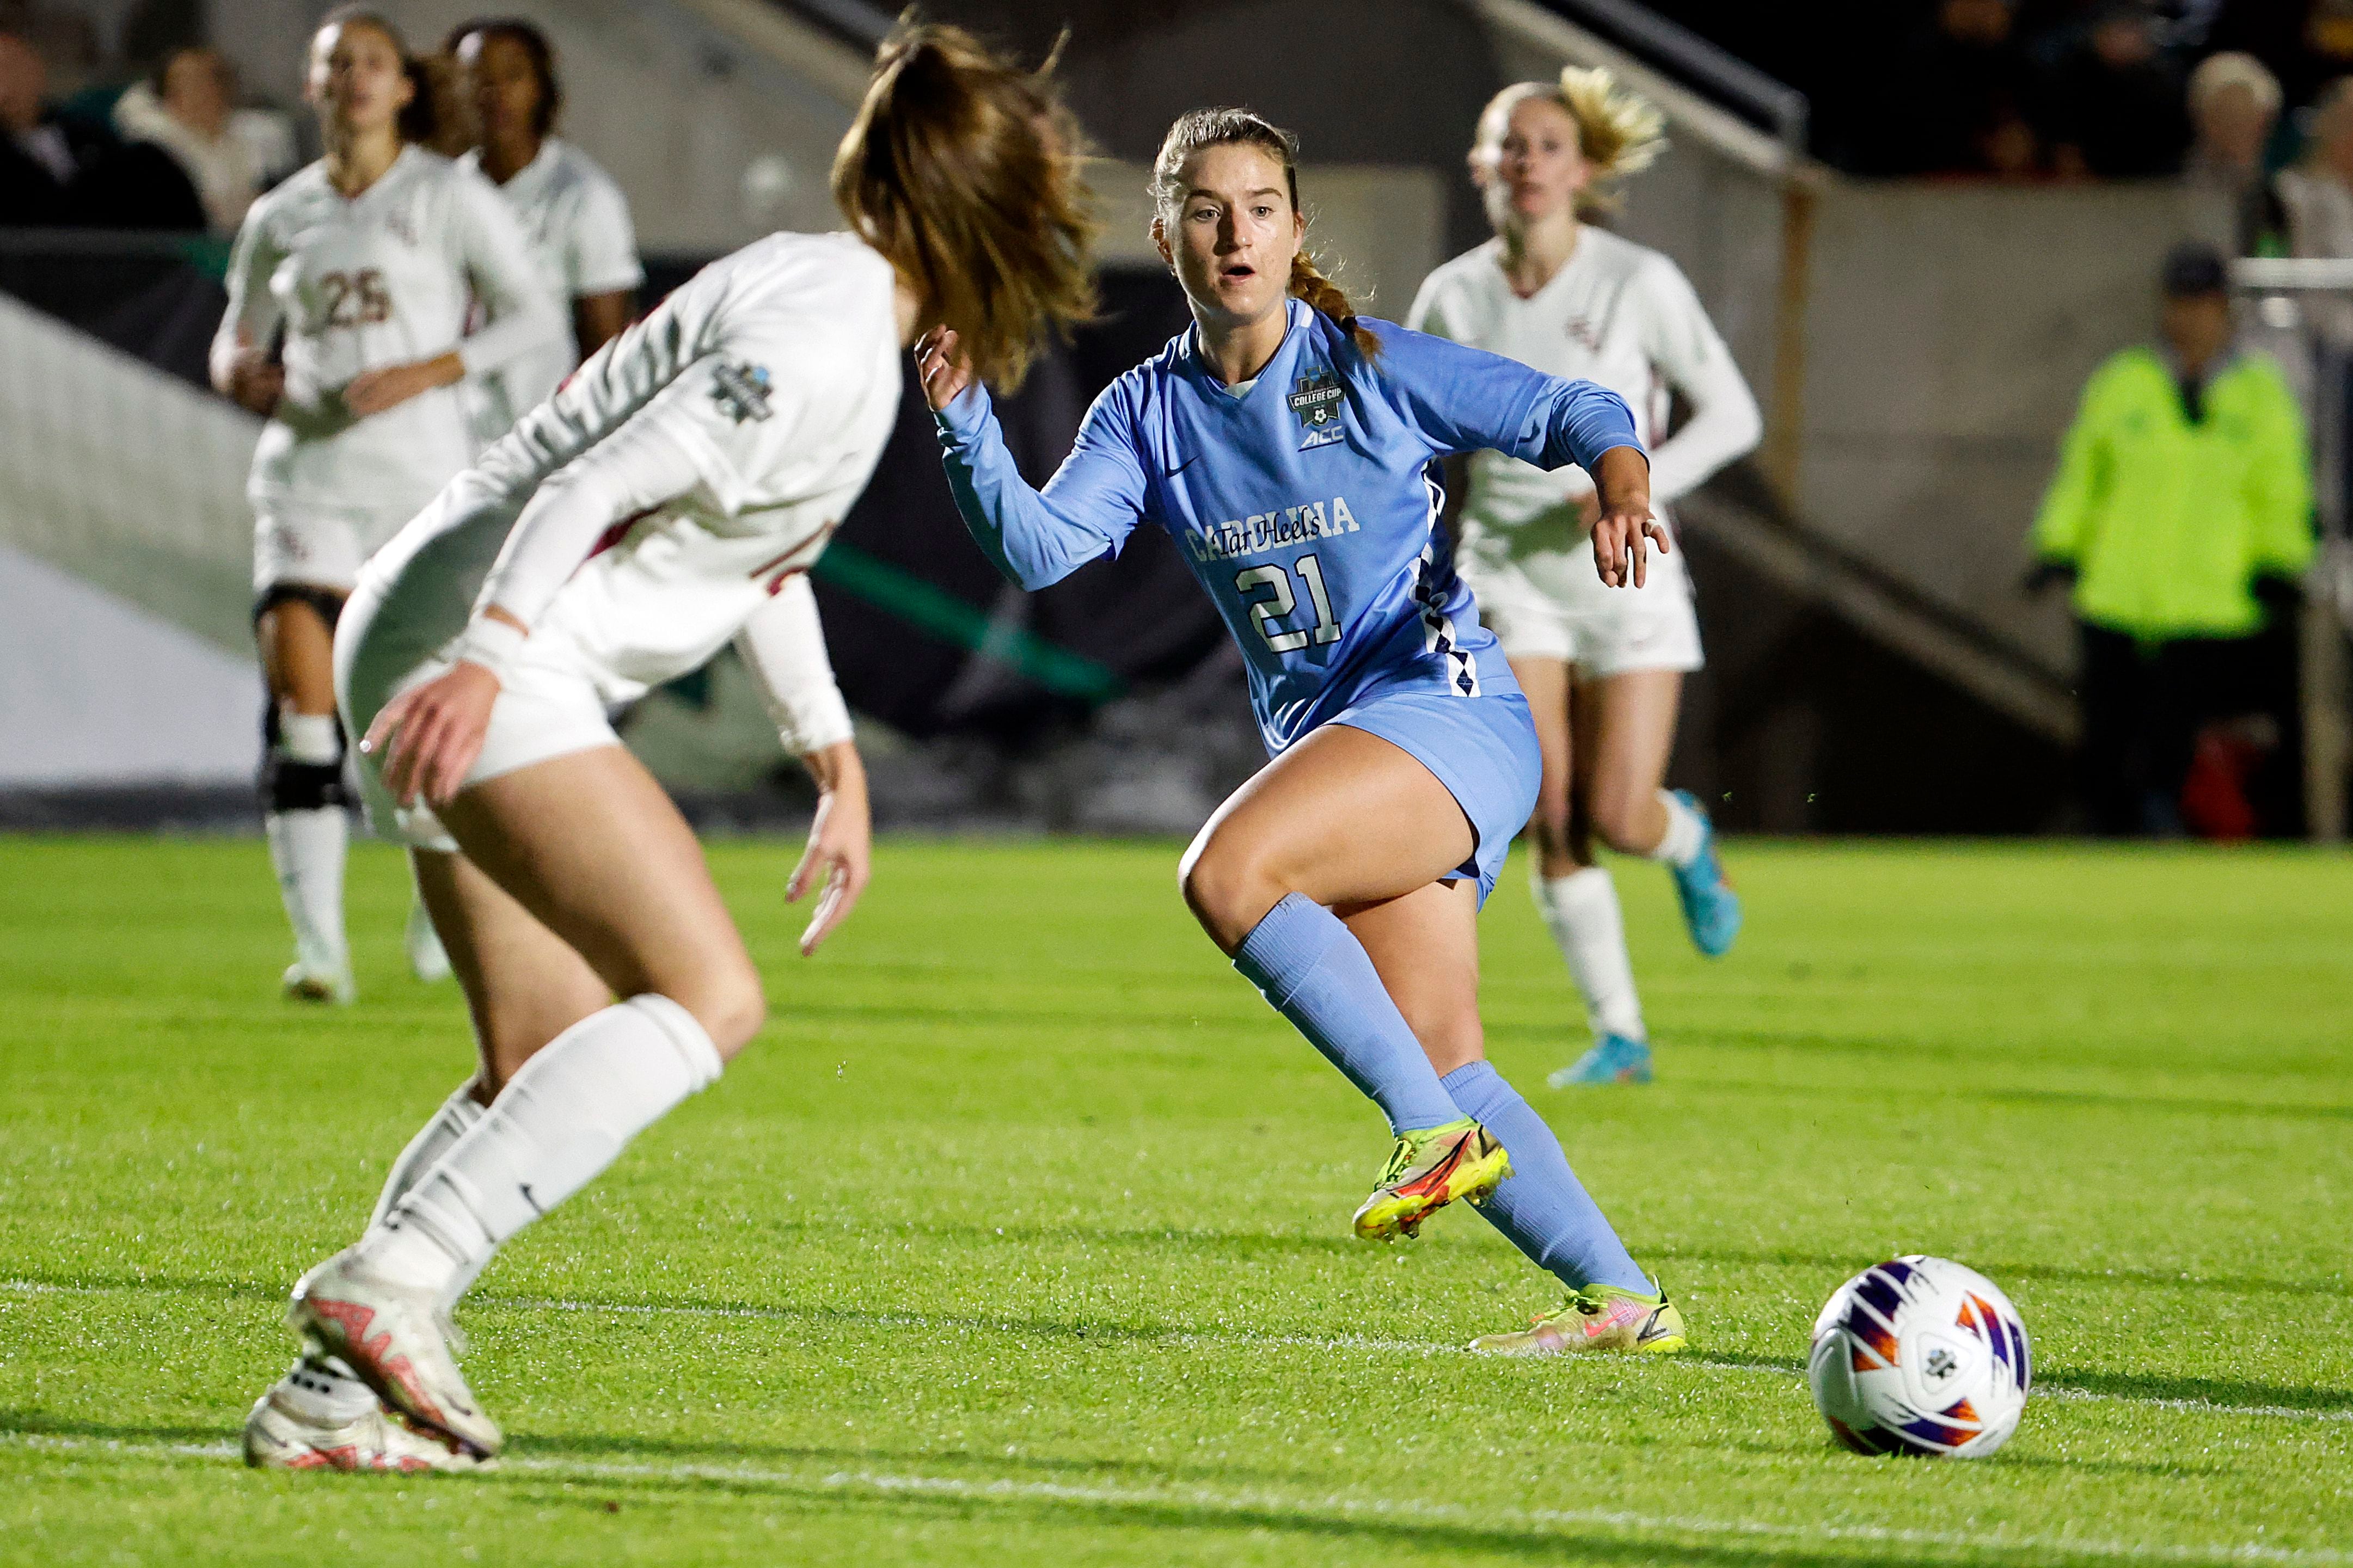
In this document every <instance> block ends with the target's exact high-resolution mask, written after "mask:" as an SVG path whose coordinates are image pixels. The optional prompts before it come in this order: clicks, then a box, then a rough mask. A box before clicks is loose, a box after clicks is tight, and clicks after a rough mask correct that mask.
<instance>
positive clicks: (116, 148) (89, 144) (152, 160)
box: [0, 33, 205, 229]
mask: <svg viewBox="0 0 2353 1568" xmlns="http://www.w3.org/2000/svg"><path fill="white" fill-rule="evenodd" d="M47 91H48V67H47V64H46V62H44V61H43V59H42V58H41V55H40V53H39V51H38V50H37V49H35V48H34V47H32V45H31V44H29V43H27V42H26V40H25V39H24V38H22V37H18V36H16V34H13V33H0V225H6V226H13V227H19V228H38V227H76V228H173V229H200V228H202V227H204V226H205V212H204V206H203V204H202V203H200V202H199V201H198V200H197V199H196V193H195V186H194V184H191V183H190V182H189V180H188V178H187V176H186V175H185V174H182V173H181V172H180V169H179V165H178V164H176V163H173V162H172V160H171V158H170V157H169V156H168V155H167V154H165V153H164V152H162V151H161V150H160V149H157V148H153V147H146V146H138V147H124V146H122V145H121V144H120V143H118V142H114V141H113V140H112V139H111V137H109V136H107V135H106V134H105V133H104V132H102V131H99V130H94V129H92V128H90V127H88V126H86V125H84V124H82V123H81V122H79V121H70V120H68V119H66V118H65V117H64V116H62V115H59V114H58V113H57V112H56V111H55V110H52V109H51V108H49V106H48V105H47V101H46V99H47Z"/></svg>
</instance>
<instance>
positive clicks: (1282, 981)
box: [1234, 893, 1462, 1132]
mask: <svg viewBox="0 0 2353 1568" xmlns="http://www.w3.org/2000/svg"><path fill="white" fill-rule="evenodd" d="M1234 967H1235V968H1236V969H1239V970H1240V971H1241V972H1242V976H1243V978H1245V979H1247V980H1248V981H1249V982H1250V984H1253V985H1255V986H1257V987H1258V988H1259V994H1261V995H1262V996H1264V997H1265V998H1266V999H1267V1000H1268V1001H1269V1002H1271V1003H1272V1004H1273V1005H1274V1008H1275V1011H1277V1012H1279V1013H1281V1014H1282V1016H1284V1017H1286V1018H1288V1019H1290V1020H1291V1021H1292V1023H1293V1024H1294V1025H1296V1026H1298V1028H1299V1032H1300V1033H1301V1034H1303V1035H1304V1036H1306V1037H1307V1038H1308V1039H1309V1040H1310V1041H1311V1042H1312V1043H1313V1044H1314V1047H1315V1048H1316V1049H1317V1050H1319V1051H1322V1052H1323V1053H1324V1058H1325V1059H1326V1060H1328V1061H1329V1062H1330V1063H1331V1064H1332V1065H1333V1066H1334V1067H1335V1068H1339V1069H1340V1070H1341V1071H1342V1072H1343V1073H1345V1074H1346V1075H1347V1078H1348V1081H1349V1082H1350V1083H1353V1084H1355V1085H1356V1087H1357V1088H1358V1089H1362V1090H1364V1091H1365V1093H1366V1096H1367V1097H1369V1098H1370V1099H1371V1100H1372V1101H1373V1102H1374V1103H1375V1104H1376V1105H1378V1106H1379V1107H1380V1108H1381V1110H1382V1112H1383V1113H1384V1114H1385V1115H1387V1116H1388V1119H1389V1131H1392V1132H1407V1131H1419V1129H1421V1128H1425V1127H1443V1126H1444V1125H1445V1124H1446V1123H1448V1122H1450V1121H1459V1120H1460V1119H1461V1115H1462V1112H1461V1111H1459V1110H1455V1109H1454V1101H1453V1100H1452V1099H1451V1098H1450V1097H1449V1096H1448V1095H1447V1092H1446V1089H1445V1087H1444V1086H1443V1085H1441V1084H1440V1082H1439V1081H1438V1071H1437V1069H1436V1068H1432V1067H1431V1066H1430V1058H1428V1057H1426V1056H1424V1055H1423V1054H1422V1050H1421V1042H1420V1041H1419V1040H1417V1039H1415V1038H1414V1037H1413V1030H1412V1029H1410V1028H1409V1027H1408V1026H1406V1021H1405V1015H1404V1014H1402V1013H1399V1012H1398V1009H1397V1004H1396V1003H1395V1002H1392V1001H1391V1000H1389V994H1388V988H1387V987H1386V986H1384V985H1382V984H1381V977H1380V974H1379V973H1377V971H1376V970H1375V969H1374V968H1373V961H1372V959H1371V958H1369V957H1367V956H1366V952H1365V948H1364V944H1363V943H1362V942H1358V941H1357V940H1356V937H1355V936H1354V935H1353V934H1352V933H1351V932H1350V931H1349V930H1348V928H1347V927H1346V926H1345V925H1343V924H1342V923H1341V921H1340V917H1339V916H1337V915H1335V914H1334V913H1333V912H1332V911H1331V910H1327V909H1325V908H1324V906H1323V905H1321V904H1319V903H1317V902H1316V901H1315V900H1313V899H1310V898H1306V897H1304V896H1303V895H1301V894H1298V893H1293V894H1290V895H1289V896H1287V897H1286V898H1284V899H1283V900H1282V902H1281V903H1279V904H1277V905H1275V906H1274V908H1272V909H1271V910H1268V911H1267V912H1266V918H1265V919H1264V920H1261V921H1259V922H1258V924H1257V926H1256V927H1254V928H1253V929H1252V930H1251V931H1250V935H1248V936H1246V937H1244V938H1243V939H1242V944H1241V946H1240V948H1238V949H1237V950H1235V952H1234Z"/></svg>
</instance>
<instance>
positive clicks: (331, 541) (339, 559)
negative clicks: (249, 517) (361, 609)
mask: <svg viewBox="0 0 2353 1568" xmlns="http://www.w3.org/2000/svg"><path fill="white" fill-rule="evenodd" d="M399 531H400V523H399V521H393V522H376V521H368V520H365V519H363V518H360V517H357V516H353V515H350V514H346V513H339V512H324V511H299V512H298V511H263V512H261V513H259V515H257V516H256V517H255V518H254V520H253V591H254V592H255V593H256V594H266V593H268V592H269V590H270V589H272V588H274V587H277V586H278V585H279V584H290V583H301V584H308V585H310V586H311V587H317V588H336V589H340V590H342V591H343V592H344V593H347V594H348V593H350V592H351V589H352V584H354V583H356V582H358V581H359V574H360V565H361V563H363V562H364V561H366V560H367V558H368V557H369V556H371V555H373V554H375V552H377V551H378V550H380V549H382V548H383V547H384V544H385V541H386V540H388V539H390V538H391V537H392V536H393V535H394V534H396V533H397V532H399Z"/></svg>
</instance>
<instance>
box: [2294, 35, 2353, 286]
mask: <svg viewBox="0 0 2353 1568" xmlns="http://www.w3.org/2000/svg"><path fill="white" fill-rule="evenodd" d="M2279 195H2280V202H2281V205H2284V206H2285V207H2286V209H2287V223H2288V248H2289V252H2290V254H2292V255H2295V256H2353V77H2339V78H2338V79H2337V80H2335V81H2333V82H2331V83H2329V84H2328V86H2327V89H2325V90H2323V91H2322V93H2321V95H2320V100H2319V101H2318V102H2317V103H2316V104H2315V105H2314V106H2313V110H2312V131H2311V135H2310V137H2309V139H2308V140H2307V141H2306V143H2305V150H2304V157H2303V159H2302V160H2301V161H2300V162H2299V163H2297V165H2296V166H2295V168H2293V169H2287V170H2283V171H2282V172H2281V174H2280V176H2279Z"/></svg>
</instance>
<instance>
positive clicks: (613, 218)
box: [458, 136, 646, 446]
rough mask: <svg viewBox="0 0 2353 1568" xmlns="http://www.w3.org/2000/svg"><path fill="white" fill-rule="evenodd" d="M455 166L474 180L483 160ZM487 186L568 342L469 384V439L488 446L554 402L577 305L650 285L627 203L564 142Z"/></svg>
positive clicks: (573, 356)
mask: <svg viewBox="0 0 2353 1568" xmlns="http://www.w3.org/2000/svg"><path fill="white" fill-rule="evenodd" d="M458 166H459V168H461V169H468V170H471V171H473V172H474V173H477V174H480V171H481V166H482V165H481V154H480V153H467V154H466V155H465V156H464V157H462V158H459V160H458ZM493 188H494V189H495V190H496V191H497V192H498V193H499V199H500V200H501V201H503V202H505V203H506V205H507V210H508V211H510V212H512V213H513V214H514V216H515V221H516V222H517V223H518V224H520V225H521V226H522V234H523V239H524V241H525V243H527V244H528V245H529V246H530V247H531V259H532V265H533V268H536V269H537V271H538V275H539V281H540V286H541V287H542V288H543V289H545V290H546V291H547V293H548V295H549V296H550V297H551V298H552V299H554V301H555V303H556V307H557V309H558V310H560V311H562V313H563V315H564V335H563V337H562V339H561V340H560V341H558V342H553V343H549V344H545V345H543V347H541V348H538V349H535V350H533V352H531V353H527V354H523V355H521V356H519V357H517V358H516V359H514V360H512V361H511V362H509V363H506V364H503V365H501V366H500V367H499V368H497V369H496V370H493V371H491V372H488V373H487V374H482V375H480V376H475V377H472V378H470V379H469V380H468V381H467V383H466V397H467V403H468V406H469V408H470V411H471V413H472V416H473V420H474V434H475V435H476V437H479V438H480V440H481V442H482V444H483V445H485V446H488V445H489V444H490V443H491V442H492V441H495V440H497V439H498V438H499V437H501V436H503V435H505V434H506V433H507V431H508V430H509V429H510V428H512V426H513V425H514V422H515V420H516V419H517V418H519V417H521V416H522V415H524V414H526V413H529V412H530V411H531V410H532V409H533V408H535V407H537V406H538V405H540V404H541V403H543V402H544V401H545V400H546V399H547V398H549V397H551V396H553V395H554V392H555V389H556V388H557V387H558V386H560V385H562V384H563V383H564V378H565V376H567V375H569V374H572V369H573V367H574V366H575V365H576V364H578V363H580V345H579V342H578V341H577V340H576V339H575V336H574V335H573V325H572V306H573V302H574V301H575V300H580V299H584V298H586V297H587V296H589V295H592V294H611V293H617V292H618V291H619V290H621V289H635V288H637V287H638V285H639V284H641V283H643V282H644V281H645V280H646V269H645V268H644V266H643V264H641V263H640V262H639V261H638V234H637V227H636V226H635V225H634V224H632V223H631V222H630V220H629V202H628V197H627V196H624V195H622V194H621V187H620V186H619V185H617V184H614V182H613V176H612V175H610V174H607V173H606V172H605V171H604V170H603V168H601V167H600V166H598V164H597V163H596V160H595V159H593V158H591V157H589V156H588V154H587V153H583V152H582V151H580V149H579V148H577V147H575V146H574V145H572V143H570V142H565V141H561V140H559V139H557V138H556V137H554V136H550V137H548V138H547V139H546V140H545V141H544V142H541V143H540V148H539V156H537V157H535V158H533V160H532V161H531V162H530V163H526V164H524V165H523V166H522V168H520V169H517V170H516V171H515V172H514V175H513V177H512V178H511V179H510V180H508V181H507V183H506V184H502V185H497V186H494V187H493Z"/></svg>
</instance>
